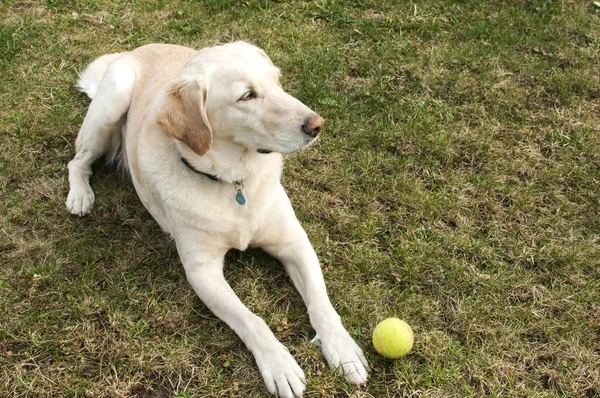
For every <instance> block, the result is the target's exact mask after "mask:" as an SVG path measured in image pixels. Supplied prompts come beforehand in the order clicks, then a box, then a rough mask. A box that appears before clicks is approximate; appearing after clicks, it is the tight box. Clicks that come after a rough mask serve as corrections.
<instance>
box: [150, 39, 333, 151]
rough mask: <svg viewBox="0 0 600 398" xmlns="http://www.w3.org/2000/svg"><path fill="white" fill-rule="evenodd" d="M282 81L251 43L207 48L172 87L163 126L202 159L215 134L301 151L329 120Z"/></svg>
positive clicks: (264, 147)
mask: <svg viewBox="0 0 600 398" xmlns="http://www.w3.org/2000/svg"><path fill="white" fill-rule="evenodd" d="M279 77H280V72H279V69H278V68H277V67H275V66H274V65H273V63H272V62H271V60H270V59H269V57H268V56H267V54H265V52H264V51H263V50H261V49H259V48H257V47H255V46H253V45H251V44H248V43H245V42H234V43H230V44H225V45H222V46H217V47H210V48H205V49H203V50H201V51H200V52H198V54H197V55H196V56H194V58H192V59H191V60H190V61H189V62H188V63H187V65H186V66H185V67H184V68H183V70H182V71H181V72H180V73H179V75H178V76H177V78H176V80H175V82H173V83H172V85H171V86H170V88H169V90H168V93H167V96H166V100H165V102H164V104H163V106H162V108H161V110H160V112H159V114H158V122H159V124H160V125H161V126H162V127H163V128H164V129H165V131H166V132H167V134H170V135H171V136H173V137H175V138H177V139H178V140H181V141H183V142H185V143H186V144H187V145H188V146H189V147H190V148H191V149H192V150H193V151H194V152H196V153H197V154H198V155H204V154H205V153H206V152H208V151H209V150H210V147H211V145H212V141H213V136H214V137H218V138H223V139H229V140H231V141H233V142H236V143H238V144H240V145H243V146H245V147H246V148H249V149H252V150H255V151H259V152H280V153H293V152H297V151H299V150H301V149H302V148H304V147H305V146H307V145H308V144H310V143H311V142H312V141H313V140H314V139H315V138H316V137H317V135H318V134H319V131H320V130H321V129H322V128H323V118H322V117H321V116H319V115H317V114H316V113H315V112H313V111H311V110H310V109H309V108H308V107H307V106H306V105H304V104H303V103H302V102H300V101H299V100H297V99H296V98H294V97H292V96H291V95H289V94H287V93H286V92H285V91H284V90H283V88H282V87H281V84H280V83H279Z"/></svg>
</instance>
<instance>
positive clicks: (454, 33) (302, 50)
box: [0, 0, 600, 397]
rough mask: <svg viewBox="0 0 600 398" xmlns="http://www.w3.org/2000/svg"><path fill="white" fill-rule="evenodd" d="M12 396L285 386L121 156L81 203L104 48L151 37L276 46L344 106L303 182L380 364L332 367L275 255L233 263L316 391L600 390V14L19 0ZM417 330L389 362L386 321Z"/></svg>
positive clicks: (322, 103)
mask: <svg viewBox="0 0 600 398" xmlns="http://www.w3.org/2000/svg"><path fill="white" fill-rule="evenodd" d="M0 14H1V15H2V16H3V18H2V19H1V20H0V134H1V140H0V264H1V265H0V394H1V395H4V396H31V397H57V396H77V397H102V396H104V397H115V396H123V397H125V396H138V397H166V396H177V397H191V396H215V397H230V396H248V397H259V396H265V394H266V390H265V389H264V387H263V383H262V379H261V377H260V375H259V373H258V370H257V368H256V365H255V363H254V360H253V358H252V356H251V355H250V353H249V352H248V351H247V350H246V349H245V347H244V346H243V344H242V343H241V342H240V340H239V339H238V338H237V337H236V336H235V334H234V333H233V332H232V331H231V330H229V329H228V328H227V327H226V325H225V324H224V323H222V322H221V321H219V320H218V319H216V318H215V317H214V316H213V315H212V314H211V313H210V312H209V311H208V310H207V309H206V308H205V307H204V306H203V305H202V304H201V302H200V301H199V299H197V298H196V296H195V295H194V294H193V292H192V290H191V288H190V287H189V285H188V283H187V282H186V280H185V276H184V273H183V270H182V267H181V265H180V263H179V259H178V256H177V252H176V250H175V248H174V244H173V242H171V241H170V240H169V239H168V237H167V236H166V235H165V234H164V233H162V232H161V231H160V230H159V228H158V226H157V224H156V223H155V222H154V221H153V220H152V219H151V217H150V216H149V215H148V213H147V212H146V211H145V210H144V209H143V206H142V205H141V204H140V202H139V201H138V199H137V198H136V195H135V192H134V190H133V188H132V187H131V184H130V183H128V182H127V181H126V180H124V179H123V178H120V177H119V176H118V175H117V174H116V173H115V172H114V171H112V170H109V169H105V168H103V167H102V166H101V165H98V167H97V168H96V174H95V175H94V177H93V179H92V184H93V186H94V189H95V191H96V197H97V202H96V207H95V208H94V211H93V213H92V214H91V215H90V216H88V217H85V218H77V217H73V216H70V215H69V214H68V213H67V211H66V209H65V207H64V200H65V197H66V194H67V178H66V176H67V170H66V164H67V162H68V161H69V160H70V159H71V158H72V156H73V154H74V148H73V143H74V141H75V137H76V134H77V131H78V128H79V125H80V124H81V122H82V118H83V116H84V114H85V111H86V107H87V104H88V100H87V99H86V98H85V96H84V95H82V94H80V93H78V92H76V91H75V90H74V89H73V88H72V85H73V83H74V82H75V80H76V75H77V72H78V71H80V70H82V69H83V68H84V67H85V65H86V64H87V63H88V62H90V61H92V60H93V59H94V58H95V57H97V56H99V55H101V54H104V53H109V52H116V51H125V50H129V49H132V48H135V47H136V46H139V45H143V44H146V43H152V42H167V43H177V44H183V45H188V46H192V47H196V48H201V47H204V46H208V45H213V44H217V43H222V42H226V41H231V40H237V39H245V40H248V41H251V42H254V43H255V44H257V45H259V46H261V47H263V48H265V50H266V51H267V53H268V54H269V55H270V56H271V58H272V59H273V61H274V62H275V64H276V65H278V66H280V67H281V69H282V71H283V85H284V87H285V88H286V89H287V90H288V91H289V92H291V93H292V94H294V95H295V96H297V97H298V98H299V99H300V100H302V101H303V102H305V103H306V104H308V105H309V106H310V107H312V108H313V109H314V110H316V111H318V112H319V113H320V114H322V115H323V116H324V117H325V118H326V119H327V122H326V129H325V131H324V133H323V135H322V138H321V140H320V142H319V143H318V144H317V145H315V146H313V147H311V148H310V149H309V150H307V151H305V152H303V153H301V154H299V155H296V156H294V157H290V158H288V159H287V162H286V171H285V173H284V177H283V182H284V185H285V187H286V189H287V190H288V192H289V194H290V196H291V199H292V202H293V203H294V205H295V208H296V211H297V214H298V217H299V218H300V220H301V222H302V223H303V225H304V226H305V228H306V230H307V231H308V233H309V236H310V237H311V240H312V242H313V244H314V246H315V249H316V251H317V253H318V254H319V256H320V258H321V261H322V267H323V272H324V275H325V279H326V282H327V285H328V288H329V293H330V296H331V299H332V301H333V303H334V305H335V306H336V308H337V309H338V311H339V312H340V314H341V316H342V319H343V321H344V323H345V325H346V326H347V328H348V330H349V332H350V333H351V334H352V335H353V336H354V337H355V338H356V340H357V341H358V342H359V344H360V345H361V346H362V347H363V348H364V349H365V352H366V355H367V358H368V360H369V362H370V364H371V367H372V370H371V373H370V380H369V382H368V384H367V385H366V386H364V387H361V388H357V387H354V386H351V385H348V384H346V382H345V381H344V380H343V378H342V377H339V376H337V375H336V374H335V372H333V371H330V370H329V369H328V368H327V366H326V364H325V361H324V359H323V357H322V355H321V353H320V352H319V351H318V349H317V348H316V347H313V346H312V345H311V344H310V339H311V338H312V337H313V333H314V332H313V331H312V329H311V327H310V324H309V321H308V317H307V316H306V313H305V308H304V305H303V303H302V301H301V299H300V298H299V295H298V294H297V292H296V291H295V290H294V288H293V286H292V285H291V283H290V282H289V280H288V278H287V277H286V276H285V273H284V272H283V271H282V269H281V267H280V265H279V264H277V263H276V262H275V261H274V260H272V259H271V258H269V257H268V256H266V255H265V254H263V253H262V252H260V251H256V250H254V251H249V252H247V253H239V252H232V253H230V255H229V256H228V257H227V265H226V276H227V278H228V280H229V281H230V282H231V285H232V286H233V288H234V290H235V291H236V292H237V293H238V295H239V296H240V297H241V298H242V300H243V301H244V302H245V303H246V304H247V305H248V307H249V308H251V309H252V310H253V311H254V312H255V313H257V314H258V315H260V316H262V317H263V318H264V319H265V320H266V321H267V323H268V324H269V325H270V326H271V328H272V329H273V330H274V332H275V334H276V336H277V337H278V338H279V339H280V340H281V341H282V342H283V343H284V344H285V345H286V346H287V347H288V348H289V349H290V351H291V352H292V354H293V355H294V357H295V358H296V359H297V361H298V362H299V364H300V365H301V366H302V367H303V369H304V370H305V372H306V374H307V378H308V380H309V385H308V388H307V392H306V394H305V395H306V396H307V397H344V396H352V397H395V396H428V397H440V396H454V397H464V396H495V397H500V396H509V397H514V396H523V397H594V396H599V395H600V366H599V365H598V364H599V363H600V260H599V259H600V216H599V213H600V203H599V196H600V138H599V137H600V134H599V133H600V127H599V126H600V81H599V80H600V74H599V73H598V65H599V64H600V56H599V51H600V8H598V7H596V6H594V4H593V2H591V1H572V0H563V1H550V0H546V1H541V0H526V1H525V0H524V1H514V2H487V4H486V2H481V1H468V0H462V1H425V2H417V3H405V2H397V1H389V2H375V1H368V0H355V1H350V2H347V1H341V0H320V1H315V2H300V1H276V2H266V1H233V0H231V1H223V2H222V1H216V0H206V1H198V2H196V1H179V2H159V1H135V2H125V1H119V2H107V1H77V0H71V1H56V0H48V1H46V2H42V1H11V0H8V1H3V2H1V3H0ZM392 315H396V316H399V317H401V318H404V319H406V320H407V321H408V322H409V323H410V324H411V325H412V326H413V328H414V331H415V336H416V342H415V348H414V351H413V353H412V354H410V355H409V356H408V357H406V358H404V359H402V360H398V361H394V362H391V361H387V360H384V359H383V358H381V357H379V356H378V355H377V354H376V353H375V351H374V349H373V348H372V346H371V343H370V334H371V330H372V328H373V326H374V325H375V324H376V322H377V321H378V320H381V319H383V318H385V317H388V316H392Z"/></svg>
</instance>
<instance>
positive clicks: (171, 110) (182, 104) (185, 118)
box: [158, 80, 213, 156]
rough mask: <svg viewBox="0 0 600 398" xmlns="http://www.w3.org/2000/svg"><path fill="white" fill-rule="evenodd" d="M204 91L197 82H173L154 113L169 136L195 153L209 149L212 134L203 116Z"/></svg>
mask: <svg viewBox="0 0 600 398" xmlns="http://www.w3.org/2000/svg"><path fill="white" fill-rule="evenodd" d="M207 94H208V91H207V89H206V87H205V86H204V84H203V83H202V82H201V81H197V80H194V81H191V82H185V83H184V82H175V83H173V85H172V86H171V88H170V89H169V90H168V92H167V96H166V99H165V103H164V104H163V106H162V108H161V109H160V111H159V112H158V123H159V124H160V125H161V126H162V127H163V128H164V129H165V131H166V132H167V134H169V135H170V136H172V137H174V138H176V139H178V140H180V141H183V142H184V143H185V144H186V145H187V146H189V147H190V149H192V150H193V151H194V152H196V153H197V154H198V155H200V156H202V155H204V154H205V153H206V152H208V150H209V149H210V147H211V145H212V140H213V133H212V129H211V127H210V123H209V122H208V118H207V116H206V96H207Z"/></svg>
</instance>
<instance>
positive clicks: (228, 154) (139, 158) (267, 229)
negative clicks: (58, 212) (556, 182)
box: [66, 41, 368, 397]
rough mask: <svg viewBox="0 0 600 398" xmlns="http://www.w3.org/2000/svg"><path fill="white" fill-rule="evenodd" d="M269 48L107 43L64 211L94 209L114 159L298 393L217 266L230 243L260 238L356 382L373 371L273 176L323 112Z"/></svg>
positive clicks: (292, 365)
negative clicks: (99, 184)
mask: <svg viewBox="0 0 600 398" xmlns="http://www.w3.org/2000/svg"><path fill="white" fill-rule="evenodd" d="M279 78H280V70H279V69H278V68H277V67H275V66H274V65H273V63H272V61H271V60H270V58H269V57H268V56H267V54H266V53H265V52H264V51H263V50H261V49H259V48H258V47H255V46H254V45H251V44H249V43H246V42H242V41H238V42H233V43H229V44H224V45H220V46H215V47H209V48H204V49H202V50H200V51H196V50H193V49H190V48H186V47H181V46H176V45H167V44H150V45H146V46H142V47H139V48H137V49H135V50H133V51H130V52H124V53H116V54H107V55H104V56H101V57H100V58H98V59H96V60H95V61H93V62H92V63H91V64H90V65H89V66H88V67H87V69H85V71H84V72H83V73H81V74H80V77H79V81H78V83H77V87H78V88H79V90H81V91H83V92H85V93H86V94H87V95H88V96H89V97H90V98H91V99H92V102H91V104H90V106H89V109H88V111H87V114H86V116H85V118H84V121H83V124H82V126H81V129H80V131H79V134H78V137H77V140H76V143H75V149H76V154H75V157H74V158H73V160H71V161H70V162H69V164H68V170H69V185H70V191H69V194H68V196H67V201H66V206H67V209H68V210H69V211H70V212H71V213H72V214H75V215H79V216H83V215H86V214H88V213H89V212H90V211H91V210H92V207H93V204H94V199H95V198H94V192H93V191H92V189H91V187H90V184H89V178H90V176H91V174H92V163H93V162H94V161H95V160H97V159H98V158H100V157H106V158H108V159H109V160H112V161H117V162H119V163H121V164H122V167H123V168H124V169H125V170H126V171H127V172H128V173H129V175H130V176H131V180H132V182H133V185H134V186H135V190H136V192H137V194H138V196H139V198H140V200H141V201H142V203H143V204H144V206H145V207H146V209H147V210H148V211H149V212H150V214H151V215H152V216H153V217H154V219H156V221H157V222H158V224H159V225H160V226H161V227H162V229H163V230H165V231H166V232H167V233H168V234H169V235H171V237H172V238H173V239H174V240H175V243H176V246H177V251H178V253H179V256H180V258H181V262H182V263H183V267H184V269H185V273H186V277H187V279H188V281H189V283H190V284H191V285H192V288H193V289H194V291H195V292H196V294H197V295H198V297H199V298H200V299H201V300H202V301H203V302H204V304H205V305H206V306H207V307H208V308H209V309H210V310H211V311H212V312H213V313H214V314H215V315H216V316H217V317H219V318H220V319H221V320H223V321H224V322H225V323H226V324H227V325H229V327H231V328H232V329H233V330H234V331H235V332H236V333H237V335H238V336H239V337H240V339H241V340H242V341H243V342H244V344H245V345H246V347H247V348H248V349H249V350H250V351H251V352H252V354H253V355H254V358H255V360H256V364H257V365H258V369H259V371H260V373H261V374H262V377H263V379H264V382H265V385H266V388H267V390H268V391H269V392H270V393H271V394H275V395H277V396H279V397H301V396H302V394H303V392H304V390H305V385H306V380H305V377H304V373H303V371H302V369H301V368H300V367H299V366H298V364H297V363H296V361H295V360H294V358H293V357H292V355H291V354H290V353H289V351H288V350H287V349H286V348H285V347H284V346H283V345H282V344H281V343H280V342H279V341H278V340H277V339H276V337H275V336H274V335H273V333H272V332H271V330H270V329H269V327H268V326H267V324H266V323H265V322H264V321H263V320H262V319H261V318H259V317H258V316H256V315H254V314H253V313H252V312H251V311H250V310H249V309H248V308H247V307H245V306H244V305H243V304H242V302H241V301H240V299H239V298H238V297H237V296H236V294H235V293H234V291H233V290H232V289H231V287H230V286H229V284H228V283H227V282H226V280H225V278H224V276H223V263H224V257H225V254H226V252H227V251H228V250H229V249H231V248H234V249H238V250H245V249H246V248H248V247H250V246H252V247H261V248H263V249H264V250H265V251H266V252H268V253H270V254H271V255H272V256H274V257H275V258H276V259H278V260H279V261H280V262H281V263H282V264H283V266H284V268H285V270H286V271H287V273H288V274H289V276H290V278H291V280H292V282H293V283H294V285H295V287H296V288H297V290H298V291H299V293H300V295H301V296H302V299H303V300H304V302H305V304H306V307H307V310H308V314H309V318H310V322H311V324H312V326H313V328H314V329H315V331H316V336H315V338H314V340H313V341H314V342H315V344H317V345H318V346H319V347H320V348H321V350H322V352H323V354H324V356H325V358H326V360H327V362H328V363H329V365H330V366H331V367H332V368H336V369H339V371H340V372H341V373H342V374H343V375H345V377H346V379H347V380H348V381H349V382H350V383H353V384H357V385H358V384H363V383H365V382H366V380H367V375H368V373H367V371H368V365H367V361H366V359H365V357H364V355H363V352H362V350H361V349H360V348H359V346H358V345H357V344H356V343H355V341H354V340H353V339H352V337H351V336H350V335H349V334H348V332H347V331H346V329H345V328H344V326H343V325H342V322H341V319H340V316H339V315H338V314H337V312H336V311H335V309H334V308H333V306H332V305H331V302H330V300H329V298H328V296H327V291H326V288H325V282H324V280H323V275H322V272H321V268H320V265H319V260H318V258H317V255H316V253H315V251H314V249H313V247H312V245H311V243H310V241H309V239H308V237H307V234H306V232H305V231H304V229H303V228H302V227H301V225H300V223H299V222H298V220H297V218H296V216H295V214H294V211H293V209H292V205H291V204H290V200H289V198H288V196H287V194H286V192H285V191H284V189H283V187H282V185H281V182H280V179H281V178H280V177H281V172H282V167H283V156H282V155H283V154H291V153H295V152H298V151H300V150H301V149H303V148H305V147H306V146H308V145H310V144H311V143H313V142H314V141H315V139H316V138H317V136H318V134H319V132H320V130H321V129H322V128H323V123H324V120H323V118H322V117H321V116H319V115H317V114H316V113H315V112H313V111H312V110H310V109H309V108H308V107H307V106H306V105H304V104H303V103H302V102H300V101H299V100H297V99H296V98H294V97H292V96H291V95H289V94H288V93H286V92H285V91H284V90H283V88H282V87H281V84H280V81H279Z"/></svg>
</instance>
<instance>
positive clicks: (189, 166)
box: [181, 156, 221, 182]
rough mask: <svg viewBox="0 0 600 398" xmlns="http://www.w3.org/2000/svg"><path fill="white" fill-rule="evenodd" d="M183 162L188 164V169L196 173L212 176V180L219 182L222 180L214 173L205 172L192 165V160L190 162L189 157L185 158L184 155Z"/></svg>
mask: <svg viewBox="0 0 600 398" xmlns="http://www.w3.org/2000/svg"><path fill="white" fill-rule="evenodd" d="M181 162H183V164H185V165H186V167H187V168H188V169H190V170H192V171H193V172H194V173H197V174H202V175H203V176H204V177H208V178H210V179H211V180H213V181H217V182H219V181H221V180H219V179H218V178H217V176H214V175H212V174H208V173H205V172H203V171H200V170H198V169H196V168H195V167H194V166H192V165H191V164H190V162H188V161H187V159H186V158H184V157H183V156H182V157H181Z"/></svg>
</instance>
